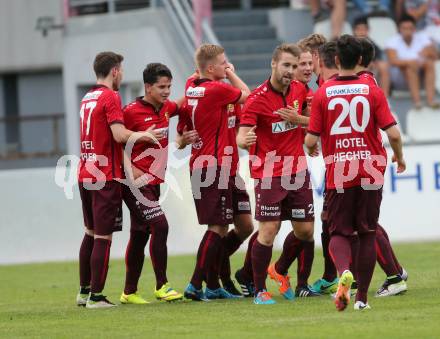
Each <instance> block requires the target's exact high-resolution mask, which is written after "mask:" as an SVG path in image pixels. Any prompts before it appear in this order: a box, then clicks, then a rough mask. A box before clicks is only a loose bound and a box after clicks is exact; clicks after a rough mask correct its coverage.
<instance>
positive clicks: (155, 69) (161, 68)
mask: <svg viewBox="0 0 440 339" xmlns="http://www.w3.org/2000/svg"><path fill="white" fill-rule="evenodd" d="M143 77H144V84H150V85H153V84H154V83H156V82H157V81H158V80H159V78H160V77H167V78H169V79H172V78H173V76H172V74H171V71H170V69H169V68H168V67H167V66H165V65H164V64H161V63H159V62H153V63H151V64H148V65H147V67H145V69H144V73H143Z"/></svg>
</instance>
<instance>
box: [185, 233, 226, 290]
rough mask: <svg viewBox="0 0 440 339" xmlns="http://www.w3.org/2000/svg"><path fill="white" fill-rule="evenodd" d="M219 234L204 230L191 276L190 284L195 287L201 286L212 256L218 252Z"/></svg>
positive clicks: (212, 258)
mask: <svg viewBox="0 0 440 339" xmlns="http://www.w3.org/2000/svg"><path fill="white" fill-rule="evenodd" d="M220 241H221V238H220V235H218V234H217V233H215V232H212V231H206V232H205V235H204V236H203V239H202V241H201V242H200V245H199V250H198V252H197V262H196V267H195V269H194V273H193V276H192V278H191V284H192V285H193V286H194V287H195V288H196V289H201V288H202V282H203V280H205V281H206V280H207V273H208V268H210V267H211V265H212V264H213V261H214V258H215V257H214V256H215V255H216V254H217V253H218V249H219V246H220Z"/></svg>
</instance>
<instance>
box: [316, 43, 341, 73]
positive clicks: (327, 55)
mask: <svg viewBox="0 0 440 339" xmlns="http://www.w3.org/2000/svg"><path fill="white" fill-rule="evenodd" d="M318 53H319V58H320V59H321V60H322V63H323V64H324V66H325V67H327V68H329V69H335V68H338V66H336V63H335V56H336V42H335V41H329V42H326V43H325V44H324V45H322V46H321V47H319V49H318Z"/></svg>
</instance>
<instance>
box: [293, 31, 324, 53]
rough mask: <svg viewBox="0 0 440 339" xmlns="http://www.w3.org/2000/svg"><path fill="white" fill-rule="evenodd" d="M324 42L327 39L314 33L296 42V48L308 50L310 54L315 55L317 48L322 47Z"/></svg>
mask: <svg viewBox="0 0 440 339" xmlns="http://www.w3.org/2000/svg"><path fill="white" fill-rule="evenodd" d="M326 42H327V39H326V38H325V36H323V35H322V34H318V33H314V34H310V35H309V36H307V37H305V38H304V39H301V40H300V41H298V46H299V47H300V48H301V49H305V48H308V49H309V51H310V52H312V53H314V52H315V53H316V52H317V51H318V49H319V47H321V46H322V45H324V44H325V43H326Z"/></svg>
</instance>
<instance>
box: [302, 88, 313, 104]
mask: <svg viewBox="0 0 440 339" xmlns="http://www.w3.org/2000/svg"><path fill="white" fill-rule="evenodd" d="M304 86H305V87H306V91H307V96H306V102H307V106H306V107H307V108H308V109H310V108H311V106H312V99H313V89H311V88H310V87H309V85H307V84H304Z"/></svg>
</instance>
